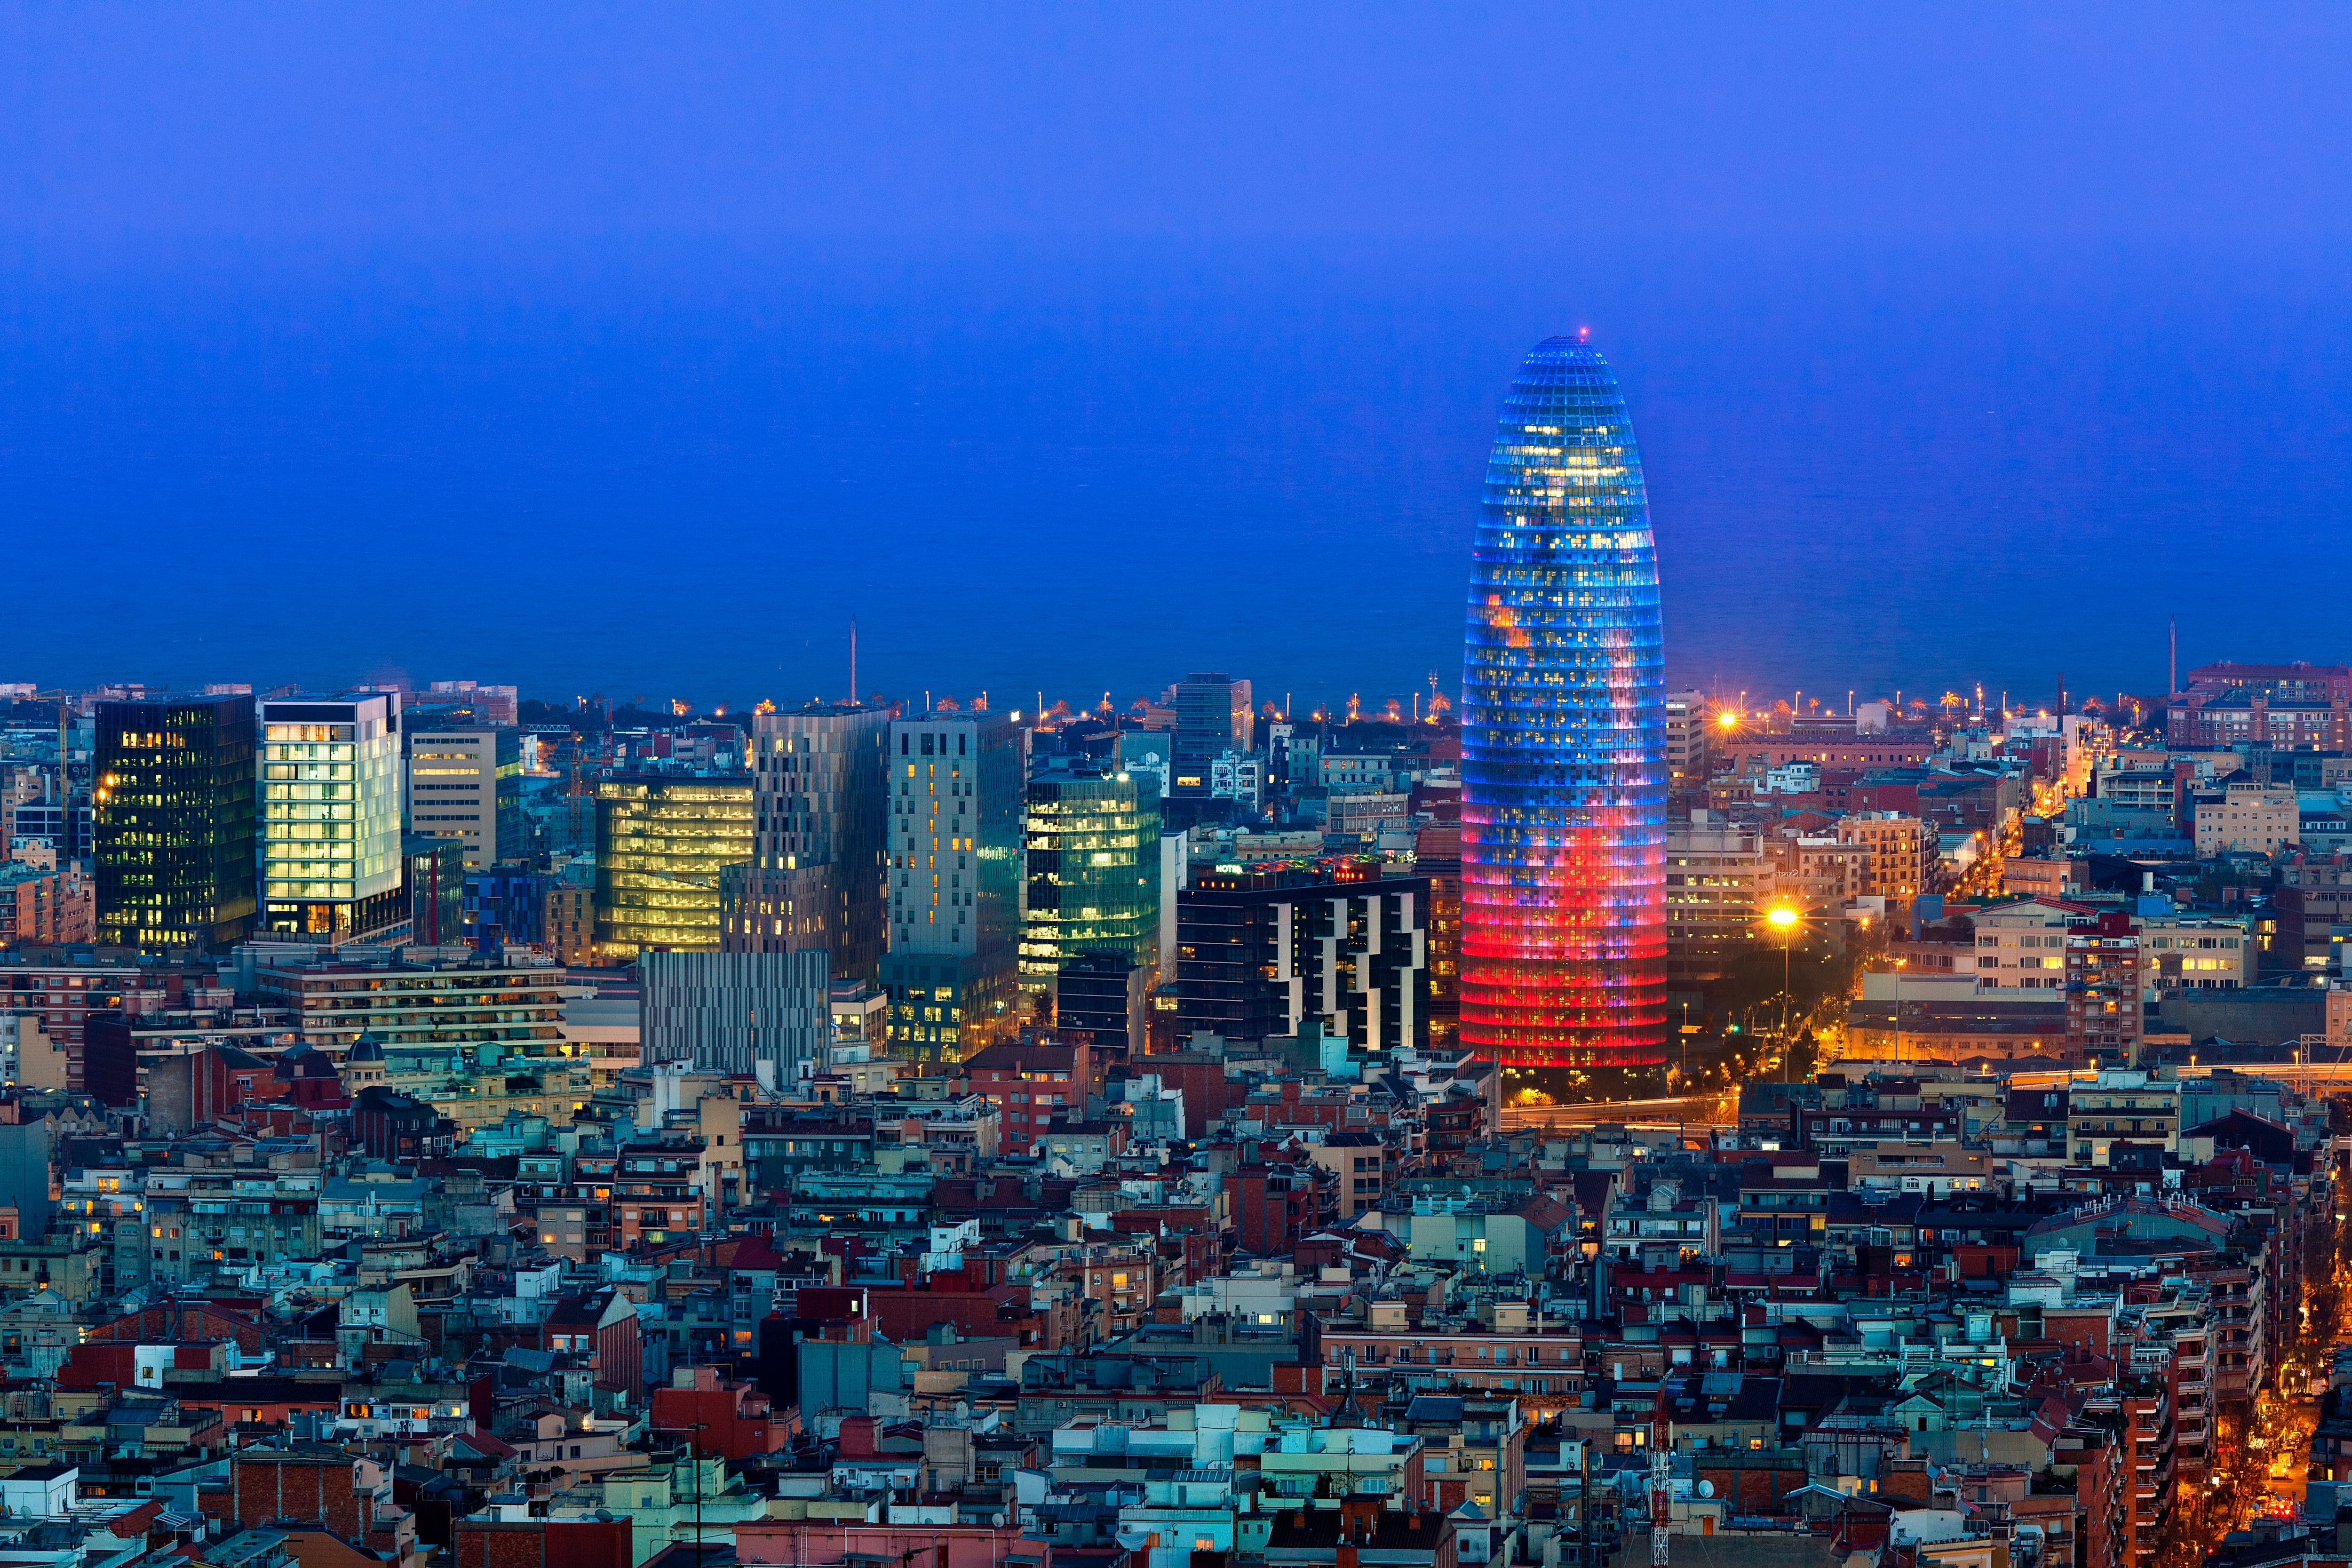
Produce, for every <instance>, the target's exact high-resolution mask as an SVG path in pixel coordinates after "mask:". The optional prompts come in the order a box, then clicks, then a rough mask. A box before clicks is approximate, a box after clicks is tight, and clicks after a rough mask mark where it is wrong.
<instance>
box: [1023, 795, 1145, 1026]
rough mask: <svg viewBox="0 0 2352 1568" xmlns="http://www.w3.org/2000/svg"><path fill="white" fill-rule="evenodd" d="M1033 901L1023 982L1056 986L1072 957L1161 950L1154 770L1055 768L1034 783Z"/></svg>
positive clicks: (1044, 988) (1036, 988)
mask: <svg viewBox="0 0 2352 1568" xmlns="http://www.w3.org/2000/svg"><path fill="white" fill-rule="evenodd" d="M1028 851H1029V866H1028V877H1029V883H1028V887H1029V910H1028V919H1027V921H1026V923H1025V924H1024V927H1023V929H1022V932H1021V985H1022V989H1023V990H1024V991H1028V992H1031V993H1033V994H1034V993H1046V992H1051V991H1052V990H1053V989H1054V978H1055V975H1056V974H1058V973H1060V972H1061V968H1062V964H1063V962H1064V961H1065V960H1066V959H1071V958H1076V957H1077V956H1078V955H1080V954H1082V953H1089V952H1112V953H1118V954H1120V955H1122V956H1124V957H1126V958H1128V959H1130V960H1132V961H1133V962H1134V963H1135V964H1136V965H1137V966H1138V967H1139V968H1141V969H1145V970H1150V969H1152V968H1154V967H1155V966H1156V965H1157V963H1158V962H1159V956H1160V786H1159V783H1158V781H1157V780H1156V779H1155V778H1154V777H1153V776H1152V775H1151V774H1150V773H1084V772H1076V771H1073V772H1066V773H1065V772H1053V773H1042V774H1040V775H1039V776H1038V777H1036V778H1035V779H1033V780H1032V781H1031V782H1030V784H1029V830H1028Z"/></svg>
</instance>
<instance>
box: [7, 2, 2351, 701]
mask: <svg viewBox="0 0 2352 1568" xmlns="http://www.w3.org/2000/svg"><path fill="white" fill-rule="evenodd" d="M2347 80H2352V13H2347V12H2346V11H2344V10H2342V9H2339V8H2324V9H2323V8H2309V9H2301V8H2294V7H2276V8H2265V9H2264V10H2263V11H2261V12H2258V13H2254V14H2252V23H2251V24H2250V23H2249V21H2248V14H2246V13H2243V12H2241V11H2236V10H2231V9H2228V8H2222V7H2212V8H2201V9H2166V8H2159V9H2157V10H2150V9H2148V8H2145V7H2131V8H2124V7H2116V8H2098V7H2086V8H2081V9H2078V10H2075V11H2072V12H2069V13H2067V14H2066V16H2064V17H2062V18H2060V19H2057V20H2053V19H2051V18H2049V17H2046V16H2036V15H2035V14H2034V13H2032V12H2031V11H2027V10H2022V9H2018V10H2002V9H1999V8H1971V9H1969V10H1968V11H1965V12H1962V11H1959V10H1934V9H1907V10H1904V11H1902V12H1899V13H1896V14H1895V15H1893V16H1888V15H1886V14H1884V13H1881V12H1880V11H1878V10H1876V9H1874V8H1860V7H1857V8H1836V7H1827V8H1811V7H1781V8H1774V9H1772V10H1770V11H1769V12H1767V11H1764V10H1759V9H1738V10H1732V9H1710V8H1691V9H1684V10H1675V11H1660V12H1654V13H1650V12H1644V13H1642V14H1641V15H1639V16H1629V15H1627V14H1626V13H1624V12H1622V11H1601V10H1589V9H1569V10H1564V11H1560V12H1557V13H1550V14H1544V15H1538V16H1534V17H1532V18H1531V17H1529V16H1527V15H1525V14H1523V13H1518V12H1503V11H1494V12H1487V13H1479V14H1476V15H1474V16H1471V17H1470V18H1468V19H1467V20H1465V19H1464V18H1463V17H1461V16H1448V15H1443V14H1440V13H1437V12H1433V11H1410V12H1408V11H1395V12H1383V11H1381V10H1378V9H1370V10H1367V9H1362V8H1344V9H1343V8H1324V9H1295V10H1286V11H1281V12H1277V13H1276V14H1274V16H1272V18H1271V19H1267V18H1265V17H1262V16H1259V15H1258V13H1257V12H1255V10H1252V9H1239V8H1237V9H1233V10H1226V11H1217V10H1213V9H1204V8H1197V7H1187V8H1184V9H1183V10H1181V11H1177V10H1169V11H1162V12H1149V11H1142V10H1135V9H1128V10H1118V11H1108V10H1093V9H1077V8H1055V7H1038V8H1033V9H1030V10H1027V11H1024V12H1022V13H1020V14H1019V15H1018V16H1017V17H1016V18H1014V19H1013V20H1012V21H1009V22H1008V21H1007V20H1006V19H1005V18H1004V17H1003V16H1001V15H998V14H994V13H991V12H986V11H982V10H979V9H974V8H938V9H928V10H927V9H921V8H910V9H904V10H895V11H894V10H883V11H863V10H862V11H860V12H859V13H858V15H857V16H856V18H855V19H843V18H840V17H835V16H828V15H827V14H825V13H822V12H816V11H807V12H792V11H782V12H774V11H755V10H752V9H750V8H722V7H712V8H700V9H698V8H692V7H684V8H680V7H670V8H663V9H658V10H656V9H642V10H627V9H618V10H611V11H598V10H593V9H585V8H581V7H576V6H565V7H561V8H549V9H546V10H543V11H537V12H534V11H531V10H530V9H528V8H523V9H516V8H509V9H504V10H501V11H499V12H496V13H480V12H468V11H458V10H448V11H435V10H432V9H429V8H428V9H421V10H420V9H417V8H414V7H398V8H384V9H380V10H374V11H370V10H366V9H363V8H362V9H349V8H341V9H336V10H333V11H320V12H300V13H298V12H288V11H283V10H271V9H255V10H250V11H245V10H238V9H236V8H230V7H222V6H202V7H187V8H179V9H173V10H168V11H155V10H148V9H124V10H106V9H100V8H76V9H72V10H62V9H47V8H29V7H5V8H0V95H5V99H6V100H7V101H8V102H9V103H11V104H12V105H13V106H14V107H13V108H12V110H11V111H10V112H9V114H8V115H7V116H5V118H0V564H5V571H6V574H7V584H8V587H9V589H10V592H9V595H8V596H7V598H6V599H5V610H0V680H18V679H22V680H36V681H38V682H40V683H42V684H44V685H55V684H60V683H80V682H87V681H92V680H97V679H143V680H148V681H162V680H170V681H175V682H188V683H194V682H199V681H203V680H252V681H255V682H257V683H270V684H274V683H277V682H279V681H284V680H299V681H303V682H306V683H310V684H315V685H334V684H340V683H342V682H344V681H348V680H352V679H358V678H361V677H364V676H372V675H381V674H383V673H386V672H389V671H392V670H401V671H404V672H405V673H407V674H408V675H410V676H411V677H413V678H414V679H418V680H420V681H422V680H425V679H433V678H449V677H458V676H465V677H472V678H475V679H487V680H502V681H503V680H511V681H515V682H519V683H520V685H521V686H522V687H523V688H524V689H525V690H526V692H529V693H531V694H534V695H545V696H566V695H570V694H572V693H575V692H586V691H591V690H601V691H604V692H605V693H607V694H612V695H617V696H621V697H628V696H632V695H635V694H644V695H646V696H648V697H652V698H667V697H672V696H677V697H685V698H688V699H690V700H696V701H698V702H710V701H719V700H725V701H734V702H742V701H749V700H755V699H757V698H759V697H762V696H772V697H775V698H777V699H778V700H793V699H796V698H799V697H803V696H806V695H809V694H812V693H814V692H818V691H825V692H837V691H839V690H840V689H841V688H842V686H843V683H844V681H845V669H844V660H843V657H842V644H843V641H844V631H845V625H846V622H847V619H848V617H849V616H851V615H852V614H855V615H856V616H857V617H858V620H859V622H860V625H861V628H862V633H863V647H864V664H863V669H862V674H863V677H864V679H863V684H864V685H865V686H866V687H867V688H868V689H888V690H893V691H897V692H900V693H915V692H919V691H920V690H922V689H926V688H929V689H935V690H945V689H954V690H956V691H957V692H958V693H960V694H964V693H969V692H970V691H971V690H975V689H981V688H983V687H986V688H991V689H992V691H993V692H995V693H1003V694H1005V698H1006V700H1005V704H1004V705H1008V706H1019V705H1023V704H1024V702H1025V700H1026V699H1027V696H1028V694H1029V693H1030V692H1031V691H1032V690H1034V689H1036V688H1038V687H1043V688H1045V689H1046V692H1047V695H1048V698H1049V699H1051V698H1053V697H1066V698H1070V699H1072V700H1083V699H1087V698H1092V697H1095V696H1098V695H1099V693H1100V692H1101V691H1102V689H1104V688H1106V687H1108V688H1109V689H1111V690H1112V692H1113V694H1114V696H1115V697H1116V698H1117V700H1118V701H1119V702H1120V703H1121V704H1122V705H1124V704H1125V703H1126V702H1127V701H1128V700H1130V699H1131V698H1133V697H1135V696H1137V695H1139V694H1141V693H1143V692H1145V691H1147V690H1150V691H1156V690H1157V689H1159V687H1160V686H1161V685H1162V684H1164V683H1165V682H1166V681H1168V680H1170V679H1174V678H1175V677H1177V676H1179V675H1181V673H1182V672H1183V671H1184V670H1185V669H1187V668H1207V667H1219V668H1230V669H1232V670H1234V672H1235V673H1239V674H1244V675H1247V676H1249V677H1250V678H1251V679H1254V680H1255V681H1256V682H1257V683H1258V686H1259V689H1260V692H1261V694H1262V695H1270V696H1273V697H1275V698H1276V699H1277V700H1278V699H1279V698H1280V696H1281V694H1282V693H1284V692H1286V691H1295V692H1296V693H1297V698H1298V700H1299V701H1300V702H1301V703H1302V704H1304V703H1306V702H1307V701H1308V700H1310V699H1315V700H1323V699H1330V698H1338V697H1344V696H1345V695H1346V694H1347V693H1349V692H1350V691H1360V692H1361V693H1362V694H1363V695H1364V696H1365V697H1366V698H1367V699H1375V698H1377V697H1380V696H1384V695H1388V694H1399V695H1402V694H1403V693H1405V692H1407V691H1409V690H1411V689H1416V688H1419V689H1426V688H1425V685H1424V680H1425V677H1426V675H1427V673H1428V672H1429V671H1431V670H1433V669H1434V670H1436V671H1437V672H1438V674H1439V679H1440V683H1441V685H1442V686H1443V687H1444V689H1445V690H1447V691H1448V692H1449V693H1451V692H1453V691H1454V689H1456V687H1457V685H1458V681H1459V676H1460V662H1461V655H1460V647H1461V615H1462V609H1461V605H1462V598H1463V592H1464V583H1465V573H1466V556H1467V550H1468V543H1469V539H1470V532H1471V526H1472V522H1473V520H1474V518H1475V510H1476V503H1477V494H1478V483H1479V479H1480V474H1481V469H1482V465H1483V461H1484V458H1485V453H1486V445H1487V443H1488V441H1489V440H1490V439H1491V437H1492V431H1493V424H1494V418H1495V410H1496V403H1497V400H1498V399H1499V397H1500V396H1501V394H1502V392H1503V390H1504V388H1505V386H1506V385H1507V383H1508V380H1509V377H1510V374H1511V370H1512V368H1513V366H1514V364H1515V363H1516V362H1517V358H1518V356H1519V355H1520V354H1521V353H1524V352H1525V351H1526V349H1527V348H1528V346H1529V345H1531V344H1532V343H1533V342H1535V341H1536V340H1538V338H1541V337H1543V336H1545V335H1547V334H1548V333H1550V332H1553V331H1563V330H1572V329H1574V328H1576V327H1579V326H1589V327H1591V330H1592V335H1593V340H1594V342H1596V343H1597V344H1598V345H1600V346H1601V348H1603V350H1604V351H1605V352H1606V353H1609V354H1610V355H1611V357H1612V360H1613V361H1614V363H1616V365H1617V367H1618V370H1619V373H1620V375H1621V377H1622V380H1623V382H1624V384H1625V387H1626V391H1627V395H1628V397H1629V400H1630V402H1631V405H1632V408H1633V419H1634V427H1635V430H1636V433H1637V435H1638V437H1639V438H1640V441H1641V444H1642V447H1643V457H1644V459H1645V463H1646V466H1647V469H1648V475H1649V480H1650V487H1651V498H1652V506H1653V515H1654V521H1655V523H1656V526H1657V531H1658V536H1659V549H1660V556H1661V562H1662V567H1663V570H1664V576H1665V591H1666V637H1667V658H1668V664H1669V672H1670V675H1671V677H1672V678H1673V679H1675V680H1676V681H1677V682H1687V683H1695V684H1698V685H1702V686H1707V687H1716V688H1719V689H1726V690H1731V691H1737V690H1738V689H1748V690H1750V692H1751V695H1754V696H1762V695H1764V694H1765V693H1766V692H1768V691H1769V692H1773V693H1778V694H1781V695H1785V694H1786V693H1787V692H1788V691H1789V690H1790V689H1791V688H1796V687H1802V688H1803V689H1805V690H1806V691H1807V692H1808V693H1809V694H1813V695H1832V694H1833V695H1834V697H1835V698H1836V699H1837V700H1840V701H1842V700H1843V695H1844V690H1845V689H1846V688H1848V687H1861V688H1863V689H1864V690H1865V691H1869V690H1871V689H1879V690H1882V691H1883V690H1887V689H1892V688H1893V687H1895V686H1897V685H1901V686H1904V687H1906V688H1907V689H1912V690H1927V689H1931V688H1933V689H1940V688H1942V687H1944V686H1948V685H1953V686H1957V685H1960V684H1962V683H1963V682H1966V681H1969V680H1972V679H1983V680H1984V681H1985V682H1986V683H1987V685H1988V688H1989V692H1990V690H1997V689H2001V688H2007V689H2010V690H2011V692H2012V693H2013V694H2015V695H2017V696H2019V697H2021V698H2030V699H2034V700H2047V698H2048V697H2049V696H2051V695H2052V694H2053V693H2054V690H2055V688H2056V683H2057V679H2058V675H2059V672H2060V671H2063V672H2064V673H2065V676H2066V679H2067V682H2068V685H2069V686H2070V687H2071V688H2072V689H2074V691H2075V692H2076V693H2077V694H2081V693H2085V692H2091V691H2098V690H2107V691H2112V690H2114V689H2116V688H2118V687H2128V688H2131V689H2137V690H2155V689H2158V688H2159V687H2160V686H2161V683H2162V678H2163V668H2164V667H2163V658H2164V624H2165V618H2166V616H2168V614H2172V613H2176V612H2177V613H2178V614H2179V616H2180V619H2181V643H2182V657H2183V660H2184V663H2191V662H2197V661H2201V660H2203V659H2207V658H2218V657H2223V656H2238V657H2245V658H2291V657H2301V658H2316V659H2329V660H2347V659H2352V614H2347V611H2346V608H2345V590H2344V588H2343V585H2342V584H2343V580H2344V572H2345V564H2344V563H2345V556H2346V552H2347V542H2352V508H2348V507H2347V489H2346V475H2347V471H2352V289H2347V282H2352V276H2347V274H2352V265H2347V262H2348V261H2352V133H2347V132H2352V108H2347V100H2352V94H2347V93H2346V92H2345V91H2344V84H2345V82H2346V81H2347Z"/></svg>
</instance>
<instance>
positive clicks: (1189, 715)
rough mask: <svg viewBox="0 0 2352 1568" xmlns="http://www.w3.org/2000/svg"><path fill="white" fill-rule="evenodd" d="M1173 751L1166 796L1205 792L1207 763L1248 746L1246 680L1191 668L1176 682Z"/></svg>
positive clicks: (1248, 698)
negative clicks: (1172, 772) (1170, 775)
mask: <svg viewBox="0 0 2352 1568" xmlns="http://www.w3.org/2000/svg"><path fill="white" fill-rule="evenodd" d="M1175 696H1176V700H1175V702H1174V704H1173V706H1174V708H1175V710H1176V755H1175V767H1174V776H1173V778H1172V780H1171V783H1170V785H1169V793H1170V794H1171V795H1205V794H1207V793H1208V789H1209V769H1210V764H1211V763H1214V762H1215V761H1216V760H1217V759H1218V758H1219V757H1221V756H1223V755H1224V753H1226V752H1247V751H1249V750H1250V721H1251V713H1250V683H1249V682H1248V681H1246V680H1236V679H1234V678H1233V677H1231V676H1229V675H1227V674H1225V673H1224V672H1223V671H1222V670H1208V671H1196V672H1194V673H1193V674H1191V675H1188V676H1186V677H1185V678H1184V679H1181V680H1180V681H1178V682H1177V683H1176V693H1175Z"/></svg>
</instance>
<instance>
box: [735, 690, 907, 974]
mask: <svg viewBox="0 0 2352 1568" xmlns="http://www.w3.org/2000/svg"><path fill="white" fill-rule="evenodd" d="M889 731H890V714H889V710H887V709H883V708H875V707H869V706H866V705H863V704H859V703H852V702H812V703H809V704H808V705H807V706H806V707H803V708H800V709H797V710H793V711H791V712H785V713H761V714H760V715H758V716H757V717H755V718H754V719H753V720H752V721H751V781H752V796H753V802H754V812H753V843H752V847H751V855H750V856H749V857H748V858H746V859H745V860H744V863H743V865H742V867H741V868H740V869H739V870H734V871H730V873H729V874H728V876H727V878H726V880H725V881H724V883H723V884H722V898H721V909H722V913H721V929H720V938H719V948H720V951H722V952H802V951H803V950H806V949H809V948H816V947H821V948H824V950H825V951H826V952H828V953H830V954H831V955H832V960H831V962H832V965H833V973H834V974H835V976H836V977H839V978H844V979H852V980H863V981H866V982H868V983H872V982H874V981H876V980H877V979H878V978H879V977H880V974H881V965H882V954H883V952H884V951H885V949H886V947H887V939H886V935H885V932H886V924H885V909H884V897H883V888H882V870H883V863H884V860H885V858H886V856H887V842H888V837H889V826H890V823H889V817H888V816H887V812H886V805H887V803H886V801H885V800H884V795H885V794H886V786H885V777H884V775H885V773H886V772H887V769H886V767H885V762H886V758H885V756H884V752H886V751H887V747H888V743H889Z"/></svg>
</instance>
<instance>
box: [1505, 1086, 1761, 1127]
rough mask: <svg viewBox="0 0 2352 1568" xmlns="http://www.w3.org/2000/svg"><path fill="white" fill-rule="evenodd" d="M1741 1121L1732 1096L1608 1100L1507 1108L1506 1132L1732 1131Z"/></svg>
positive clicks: (1737, 1101) (1709, 1095)
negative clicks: (1614, 1125)
mask: <svg viewBox="0 0 2352 1568" xmlns="http://www.w3.org/2000/svg"><path fill="white" fill-rule="evenodd" d="M1738 1120H1739V1100H1738V1096H1737V1095H1728V1094H1685V1095H1677V1096H1675V1097H1674V1098H1673V1099H1670V1100H1596V1101H1594V1102H1592V1103H1591V1104H1588V1105H1507V1106H1505V1107H1504V1108H1503V1131H1506V1132H1520V1131H1528V1130H1530V1129H1535V1128H1548V1127H1559V1128H1569V1127H1596V1126H1599V1125H1600V1124H1601V1122H1604V1121H1622V1122H1628V1123H1639V1124H1640V1125H1643V1126H1645V1127H1671V1126H1676V1125H1680V1126H1685V1127H1729V1126H1732V1125H1734V1124H1735V1123H1737V1122H1738Z"/></svg>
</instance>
